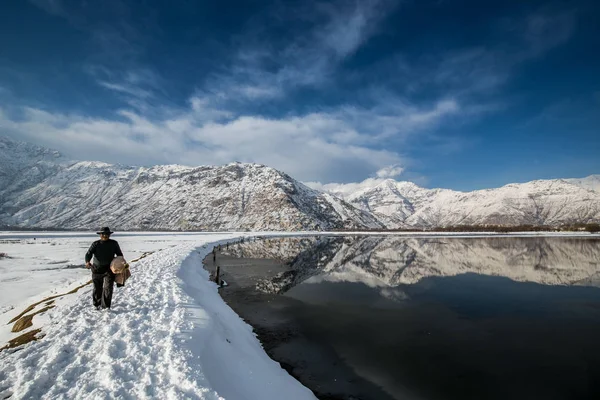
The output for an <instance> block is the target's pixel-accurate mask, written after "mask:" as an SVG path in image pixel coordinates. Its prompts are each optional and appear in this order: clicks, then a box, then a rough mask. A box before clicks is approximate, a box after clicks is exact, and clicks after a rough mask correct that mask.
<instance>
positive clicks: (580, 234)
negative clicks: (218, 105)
mask: <svg viewBox="0 0 600 400" xmlns="http://www.w3.org/2000/svg"><path fill="white" fill-rule="evenodd" d="M224 233H225V234H227V233H231V234H238V235H242V236H245V237H246V238H257V239H263V238H269V237H289V236H292V237H293V236H296V237H298V236H399V237H406V238H410V237H418V238H434V237H435V238H440V237H448V238H486V237H489V238H491V237H497V238H501V237H577V238H600V233H590V232H585V231H562V232H549V231H526V232H518V231H515V232H491V231H490V232H445V231H411V232H407V231H293V232H283V231H257V232H244V231H241V232H240V231H229V232H192V231H185V232H182V231H116V232H115V237H128V236H130V237H131V236H139V235H143V236H162V235H168V236H173V235H181V236H193V235H198V236H204V235H213V234H224ZM73 235H75V236H81V237H87V236H89V237H95V236H96V233H95V232H93V231H67V230H60V231H49V230H44V231H11V230H0V239H9V238H23V239H24V238H38V237H39V238H44V237H53V236H54V237H56V236H59V237H60V236H73Z"/></svg>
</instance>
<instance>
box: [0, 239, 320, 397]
mask: <svg viewBox="0 0 600 400" xmlns="http://www.w3.org/2000/svg"><path fill="white" fill-rule="evenodd" d="M224 237H227V238H231V237H232V235H223V234H222V235H214V236H207V237H206V238H205V239H204V240H205V244H204V245H202V243H199V244H198V243H196V244H195V245H194V244H191V243H185V244H181V245H177V246H175V247H171V248H168V249H165V250H163V251H159V252H156V253H154V254H152V255H150V256H148V257H146V258H144V259H142V260H140V261H138V262H137V263H134V264H132V266H131V270H132V277H131V278H130V279H129V280H128V281H127V284H126V286H125V287H123V288H116V287H115V292H114V295H113V308H112V309H111V310H110V311H98V310H95V309H93V308H92V305H91V286H86V287H85V288H83V289H81V290H80V291H79V292H77V293H75V294H73V295H69V296H66V297H64V298H60V299H58V300H57V302H56V305H57V306H56V308H54V309H52V310H50V311H48V312H47V313H46V314H45V316H44V322H45V324H44V328H43V333H44V334H45V335H46V336H45V337H44V338H43V339H41V340H39V341H36V342H32V343H30V344H28V345H26V346H23V347H22V348H21V349H20V350H18V351H14V350H10V351H4V352H2V353H0V398H2V399H4V398H6V397H7V396H11V397H10V398H11V399H31V398H36V399H55V398H69V399H157V398H159V399H184V398H185V399H188V398H191V399H281V398H284V397H285V398H286V399H307V398H308V399H314V396H313V394H312V392H310V391H309V390H308V389H307V388H305V387H304V386H302V385H301V384H300V383H298V382H297V381H296V380H295V379H293V378H292V377H291V376H290V375H289V374H288V373H287V372H286V371H285V370H283V369H282V368H281V367H280V366H279V364H278V363H275V362H274V361H272V360H271V359H270V358H269V357H268V356H267V355H266V353H265V352H264V350H263V349H262V347H261V345H260V343H259V342H258V340H257V339H256V337H255V336H254V334H253V333H252V328H251V327H250V326H249V325H247V324H246V323H244V322H243V321H242V320H241V319H240V318H239V317H238V316H237V315H236V314H235V313H234V312H233V311H232V310H231V309H230V308H229V307H228V306H227V305H226V304H225V303H224V302H223V300H222V299H221V297H220V296H219V294H218V291H217V287H216V285H215V284H214V283H212V282H209V281H208V273H207V272H206V271H205V270H204V269H203V267H202V259H203V258H204V256H206V254H208V252H210V251H211V250H212V247H213V245H216V244H218V243H219V242H211V243H210V244H209V243H206V241H209V240H215V239H221V242H222V243H225V241H226V239H225V240H223V238H224ZM198 245H200V247H198ZM36 318H38V316H36Z"/></svg>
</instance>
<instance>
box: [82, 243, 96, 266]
mask: <svg viewBox="0 0 600 400" xmlns="http://www.w3.org/2000/svg"><path fill="white" fill-rule="evenodd" d="M95 252H96V242H94V243H92V245H91V246H90V248H89V250H88V251H87V253H85V266H86V267H87V268H89V267H90V266H91V263H90V261H92V256H93V255H94V253H95Z"/></svg>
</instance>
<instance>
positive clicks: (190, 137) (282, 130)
mask: <svg viewBox="0 0 600 400" xmlns="http://www.w3.org/2000/svg"><path fill="white" fill-rule="evenodd" d="M169 115H170V116H169ZM118 116H119V118H118V119H114V120H106V119H100V118H87V117H84V116H81V115H76V114H60V113H50V112H47V111H44V110H40V109H34V108H25V109H23V110H20V111H19V112H12V113H11V112H8V111H7V110H2V112H1V113H0V128H1V129H2V130H3V131H4V132H7V133H8V134H10V135H11V136H14V137H18V138H22V139H28V140H32V141H35V142H37V143H41V144H45V145H47V146H51V147H53V148H58V149H59V150H62V151H65V152H67V153H69V154H71V155H73V156H74V157H76V158H80V159H90V158H92V157H93V158H97V159H101V160H102V161H108V162H111V161H112V162H121V163H126V164H145V165H148V164H156V163H167V164H169V163H177V164H184V165H192V166H194V165H204V164H223V163H227V162H231V161H233V160H238V161H243V162H259V163H264V164H267V165H270V166H273V167H275V168H279V169H281V170H283V171H286V172H288V173H290V174H291V175H292V176H295V177H297V178H299V179H314V178H315V177H320V178H322V179H337V180H340V179H348V175H347V173H348V171H352V170H354V171H355V172H356V176H360V173H361V171H364V170H377V169H379V168H381V167H383V166H385V165H389V164H393V163H399V162H401V161H402V157H401V156H400V155H399V154H397V153H395V152H392V151H387V150H384V149H376V148H372V147H367V146H364V145H361V144H357V143H355V142H353V141H351V142H348V141H340V140H337V137H336V133H338V132H342V131H345V130H347V129H351V128H348V126H346V125H345V124H344V123H343V121H340V120H338V119H337V118H335V116H332V115H330V114H307V115H303V116H298V117H290V118H285V119H279V120H272V119H266V118H262V117H256V116H239V117H235V118H233V119H226V120H219V118H223V117H225V118H226V117H227V115H222V114H220V112H219V111H218V110H211V109H210V108H204V107H203V106H202V103H201V102H200V101H199V100H192V101H191V106H190V108H189V109H187V110H185V111H183V112H178V113H175V112H169V111H168V110H165V112H164V113H163V116H162V117H161V118H160V119H157V118H154V119H153V120H149V119H148V118H146V117H144V116H142V115H140V114H138V113H136V112H133V111H120V112H119V115H118Z"/></svg>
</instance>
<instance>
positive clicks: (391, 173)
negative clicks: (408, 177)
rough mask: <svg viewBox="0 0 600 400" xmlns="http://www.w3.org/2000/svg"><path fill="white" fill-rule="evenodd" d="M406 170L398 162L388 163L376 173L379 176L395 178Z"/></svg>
mask: <svg viewBox="0 0 600 400" xmlns="http://www.w3.org/2000/svg"><path fill="white" fill-rule="evenodd" d="M402 172H404V168H403V167H402V166H400V165H398V164H395V165H388V166H387V167H385V168H382V169H380V170H379V171H377V172H376V173H375V175H377V177H378V178H382V179H387V178H395V177H397V176H399V175H400V174H402Z"/></svg>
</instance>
